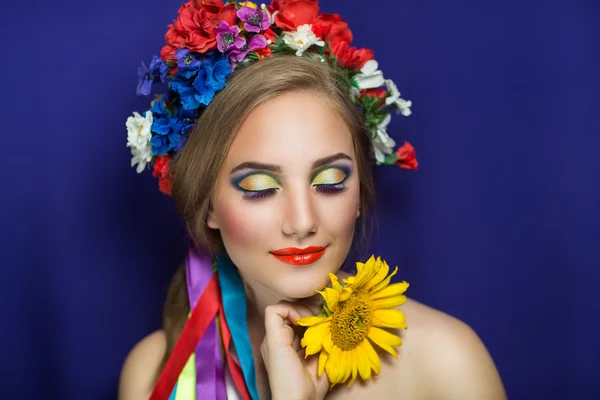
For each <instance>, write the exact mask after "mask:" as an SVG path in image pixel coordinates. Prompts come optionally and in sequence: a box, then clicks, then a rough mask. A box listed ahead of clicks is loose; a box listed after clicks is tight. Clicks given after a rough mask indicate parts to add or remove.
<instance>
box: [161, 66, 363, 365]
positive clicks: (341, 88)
mask: <svg viewBox="0 0 600 400" xmlns="http://www.w3.org/2000/svg"><path fill="white" fill-rule="evenodd" d="M292 91H304V92H310V93H314V94H316V95H318V96H321V97H322V98H324V99H325V100H326V101H327V102H328V103H329V104H330V105H331V107H332V109H333V110H334V111H335V112H337V113H338V114H339V115H340V116H341V117H342V118H343V120H344V121H345V122H346V124H347V126H348V128H349V130H350V132H351V134H352V137H353V142H354V150H355V157H356V163H357V171H358V177H359V181H360V211H361V219H362V221H363V223H362V238H363V239H364V238H366V236H367V229H368V228H367V225H366V221H367V219H366V218H365V216H366V215H367V208H368V206H369V205H370V204H371V203H372V200H373V198H374V183H373V165H374V157H373V150H372V146H371V139H370V136H369V131H368V130H367V128H366V126H365V122H364V119H363V117H362V114H361V112H360V110H358V109H357V106H356V105H355V104H354V103H353V102H352V99H351V97H350V94H349V88H348V86H347V83H346V82H345V81H344V78H343V77H342V76H341V75H340V74H339V73H338V71H337V70H336V69H335V68H334V67H332V66H331V65H330V64H329V63H328V62H321V61H317V60H313V59H310V58H308V57H297V56H294V55H292V56H289V55H285V56H284V55H279V56H273V57H270V58H266V59H264V60H261V61H259V62H255V63H253V64H251V65H249V66H246V67H238V69H236V70H235V71H234V73H233V74H232V75H231V77H230V78H229V80H228V83H227V87H225V88H224V89H223V90H221V91H220V92H218V93H217V94H216V95H215V97H214V99H213V100H212V102H211V104H210V106H209V107H207V108H206V110H204V112H203V113H202V115H201V116H200V118H199V120H198V121H197V123H196V124H195V126H194V128H193V130H192V132H191V134H190V137H189V139H188V142H187V143H186V145H185V147H184V149H183V150H182V151H181V152H180V153H179V154H178V156H177V157H176V158H175V159H174V160H173V162H172V165H171V172H172V173H173V174H174V177H175V178H174V184H173V192H172V198H173V200H174V202H175V206H176V208H177V211H178V212H179V214H180V215H181V217H182V218H183V220H184V222H185V224H186V228H187V231H188V234H189V235H190V237H191V239H192V241H193V243H194V244H195V245H196V246H198V247H202V248H206V249H208V250H209V251H210V252H211V254H213V255H214V254H216V253H218V252H219V251H220V250H221V249H222V247H221V246H222V241H221V238H220V235H219V232H218V231H216V230H212V229H210V228H208V226H207V225H206V218H207V215H208V212H209V210H210V207H211V199H212V198H213V196H214V193H215V190H216V185H217V178H218V176H219V173H220V170H221V168H222V166H223V164H224V162H225V158H226V156H227V153H228V152H229V149H230V147H231V144H232V142H233V139H234V137H235V134H236V133H237V132H238V130H239V128H240V126H241V124H242V123H243V121H244V120H245V119H246V117H247V116H248V115H249V114H250V112H252V110H253V109H255V108H256V107H257V106H259V105H261V104H263V103H265V102H267V101H269V100H271V99H274V98H276V97H277V96H279V95H281V94H283V93H288V92H292ZM187 297H188V295H187V287H186V281H185V270H184V268H183V267H181V268H180V269H179V271H178V272H177V273H176V275H175V277H174V278H173V280H172V282H171V284H170V287H169V293H168V295H167V300H166V303H165V307H164V330H165V333H166V337H167V349H166V352H165V356H164V359H163V364H162V366H161V369H162V367H164V363H166V360H167V359H168V357H169V356H170V354H171V352H172V350H173V348H174V346H175V343H176V341H177V339H178V337H179V335H180V333H181V330H182V329H183V326H184V325H185V322H186V321H187V315H188V312H189V304H188V298H187Z"/></svg>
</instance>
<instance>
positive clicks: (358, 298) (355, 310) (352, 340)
mask: <svg viewBox="0 0 600 400" xmlns="http://www.w3.org/2000/svg"><path fill="white" fill-rule="evenodd" d="M370 327H371V304H370V301H369V296H368V293H366V292H364V293H361V292H354V293H352V295H351V296H350V297H349V298H348V299H347V300H346V301H343V302H341V303H338V306H337V309H336V310H335V312H334V313H333V316H332V318H331V340H332V341H333V344H335V345H336V346H337V347H339V348H340V349H342V350H344V351H348V350H352V349H354V348H356V346H358V345H359V344H360V343H361V342H362V341H363V339H364V338H366V337H367V334H368V333H369V328H370Z"/></svg>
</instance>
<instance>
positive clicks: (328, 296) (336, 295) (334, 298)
mask: <svg viewBox="0 0 600 400" xmlns="http://www.w3.org/2000/svg"><path fill="white" fill-rule="evenodd" d="M323 292H324V294H323ZM319 293H321V296H323V298H324V299H325V302H326V303H327V308H329V310H330V311H334V310H335V307H336V306H337V303H338V300H339V299H340V292H338V291H337V290H334V289H331V288H325V289H324V290H323V291H322V292H319Z"/></svg>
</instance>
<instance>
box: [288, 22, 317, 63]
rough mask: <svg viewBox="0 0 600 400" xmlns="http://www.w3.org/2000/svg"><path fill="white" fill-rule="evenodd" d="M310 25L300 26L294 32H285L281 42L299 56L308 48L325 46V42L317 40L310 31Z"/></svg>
mask: <svg viewBox="0 0 600 400" xmlns="http://www.w3.org/2000/svg"><path fill="white" fill-rule="evenodd" d="M311 28H312V25H310V24H305V25H300V26H299V27H298V30H297V31H295V32H285V33H284V34H283V42H284V43H285V44H287V45H288V46H290V47H291V48H292V49H294V50H296V55H297V56H301V55H302V53H304V52H305V51H306V50H308V48H309V47H310V46H312V45H313V44H314V45H317V46H325V42H324V41H322V40H319V38H318V37H316V36H315V34H314V33H313V31H312V29H311Z"/></svg>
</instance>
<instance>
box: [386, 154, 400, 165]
mask: <svg viewBox="0 0 600 400" xmlns="http://www.w3.org/2000/svg"><path fill="white" fill-rule="evenodd" d="M396 161H398V156H397V155H396V154H386V156H385V159H384V160H383V165H396Z"/></svg>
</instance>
